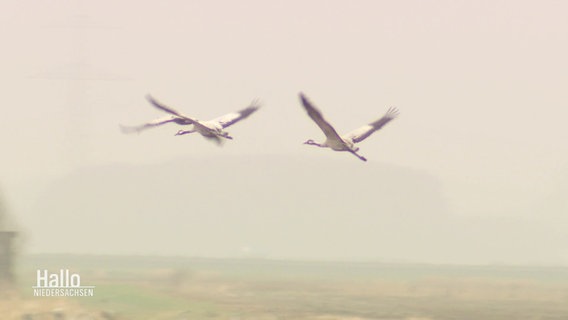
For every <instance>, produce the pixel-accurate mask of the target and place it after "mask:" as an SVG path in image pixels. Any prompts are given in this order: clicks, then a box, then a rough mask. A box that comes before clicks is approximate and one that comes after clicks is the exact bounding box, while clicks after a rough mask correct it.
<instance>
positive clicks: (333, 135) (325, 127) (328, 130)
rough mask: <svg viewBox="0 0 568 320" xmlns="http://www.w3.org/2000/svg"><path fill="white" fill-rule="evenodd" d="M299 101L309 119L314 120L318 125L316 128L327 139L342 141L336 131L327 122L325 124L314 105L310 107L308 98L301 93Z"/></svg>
mask: <svg viewBox="0 0 568 320" xmlns="http://www.w3.org/2000/svg"><path fill="white" fill-rule="evenodd" d="M300 100H301V101H302V105H303V106H304V108H305V109H306V111H307V112H308V115H309V116H310V118H312V120H314V122H315V123H316V124H317V125H318V127H320V129H321V130H322V131H323V133H324V134H325V136H326V137H327V138H328V139H331V140H337V141H342V139H341V137H340V136H339V135H338V134H337V131H335V129H334V128H333V127H332V126H331V124H329V122H327V121H326V120H325V119H324V118H323V115H322V114H321V112H320V111H319V110H318V109H317V108H316V107H315V106H314V105H312V104H311V102H310V101H309V100H308V98H306V96H305V95H304V94H303V93H301V92H300Z"/></svg>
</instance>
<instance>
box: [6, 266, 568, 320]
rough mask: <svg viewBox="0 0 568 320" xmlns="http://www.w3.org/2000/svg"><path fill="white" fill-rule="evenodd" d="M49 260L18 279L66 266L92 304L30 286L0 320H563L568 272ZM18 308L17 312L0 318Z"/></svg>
mask: <svg viewBox="0 0 568 320" xmlns="http://www.w3.org/2000/svg"><path fill="white" fill-rule="evenodd" d="M105 259H106V260H105ZM48 262H49V265H48V266H46V263H43V262H41V261H36V262H33V263H30V264H29V267H28V269H30V270H26V269H25V268H22V270H21V272H20V274H19V277H20V278H21V279H27V278H30V274H32V275H33V268H35V266H36V265H42V267H45V268H54V269H57V268H59V267H60V266H61V265H63V266H66V267H70V268H73V269H74V270H76V271H77V272H80V274H81V277H82V278H81V279H82V281H83V282H85V284H92V285H96V289H95V296H94V297H83V298H68V299H55V298H34V297H31V294H30V289H29V286H27V284H26V285H25V286H22V287H21V288H22V289H21V290H20V292H21V293H20V295H19V297H18V298H16V299H14V298H11V300H10V299H3V300H2V299H0V315H2V316H1V317H0V319H20V320H21V319H22V317H21V315H22V314H23V313H22V312H27V313H29V312H36V313H42V312H43V313H46V312H47V313H49V312H51V311H50V310H54V309H57V308H59V309H64V310H67V311H66V312H68V313H67V314H69V315H71V314H75V315H78V314H88V315H90V318H89V319H92V320H99V319H110V318H105V317H104V316H103V315H104V314H112V315H113V318H112V319H137V320H138V319H142V320H143V319H156V320H166V319H168V320H169V319H171V320H182V319H188V320H189V319H210V320H215V319H219V320H220V319H227V320H244V319H254V320H265V319H266V320H269V319H295V320H307V319H316V320H318V319H319V320H369V319H374V320H380V319H390V320H395V319H397V320H453V319H460V320H470V319H471V320H478V319H484V320H501V319H516V320H537V319H539V320H540V319H547V320H561V319H562V320H566V319H568V270H566V269H565V268H516V267H511V268H509V267H497V268H494V267H479V268H470V267H443V266H404V265H384V264H348V263H347V264H345V263H295V262H294V263H290V262H278V261H248V260H242V261H237V260H207V259H185V260H184V259H171V258H164V259H148V258H147V259H144V258H141V257H135V258H121V259H118V258H116V259H114V260H113V259H110V258H104V259H101V258H100V257H93V258H92V261H89V258H81V259H76V260H74V259H69V258H67V260H65V257H58V258H57V259H53V258H52V259H51V260H49V259H48ZM26 277H27V278H26ZM21 282H22V281H21ZM15 307H17V308H22V310H23V311H22V312H21V313H19V314H16V313H14V312H12V313H11V314H13V315H14V316H13V317H12V318H10V317H4V316H3V312H4V313H6V312H8V311H7V310H8V308H15ZM6 314H8V313H6ZM48 319H51V318H48ZM69 319H73V318H72V317H69Z"/></svg>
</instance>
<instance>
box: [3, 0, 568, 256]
mask: <svg viewBox="0 0 568 320" xmlns="http://www.w3.org/2000/svg"><path fill="white" fill-rule="evenodd" d="M567 11H568V3H566V2H562V1H552V0H550V1H538V2H537V1H481V2H479V1H476V2H472V1H428V2H423V1H415V0H409V1H370V0H369V1H355V2H348V1H323V0H322V1H316V0H314V1H260V0H244V1H238V2H233V1H170V2H167V3H140V2H134V1H120V2H114V1H112V2H111V1H98V2H92V1H60V2H56V3H51V2H42V1H27V2H21V1H3V2H2V4H0V37H1V38H2V39H3V48H4V49H3V52H2V59H0V70H2V72H0V84H1V85H2V87H3V88H4V89H5V90H4V92H3V103H2V111H3V112H2V117H0V145H1V146H2V156H1V157H0V179H1V180H0V191H1V192H2V194H1V195H2V199H4V201H5V204H4V207H5V208H6V211H7V212H10V213H11V220H13V221H14V222H15V223H17V224H18V226H19V227H21V228H22V230H23V231H24V232H25V246H24V248H25V249H26V250H27V252H32V253H52V252H56V253H57V252H63V253H120V254H176V255H202V256H215V257H218V256H221V257H225V256H247V255H252V256H263V257H278V258H291V259H306V258H311V259H364V260H365V259H379V260H380V259H384V260H396V261H399V260H403V261H418V262H444V263H446V262H447V263H492V262H498V263H539V264H541V263H544V264H568V249H566V245H565V244H566V243H567V241H566V240H567V239H566V234H567V233H566V228H565V227H564V226H566V225H568V215H567V214H566V213H568V200H566V199H567V198H566V194H568V144H567V143H566V141H568V130H567V129H566V126H565V119H567V118H568V108H567V107H568V91H566V85H567V84H568V60H567V59H566V57H567V56H568V43H567V42H566V39H567V38H568V20H566V18H565V13H566V12H567ZM299 91H303V92H305V93H306V94H307V95H308V96H309V97H310V99H311V100H312V101H313V103H314V104H315V105H316V106H318V107H319V108H320V109H321V110H322V112H323V113H324V115H325V116H326V118H327V119H328V120H329V121H330V122H332V123H333V124H334V125H335V127H336V128H337V129H338V130H339V131H340V132H348V131H350V130H352V129H354V128H357V127H359V126H361V125H363V124H365V123H367V122H369V121H371V120H374V119H376V118H378V117H380V116H381V115H382V114H384V112H385V111H386V110H387V109H388V107H390V106H396V107H397V108H398V109H400V111H401V116H400V118H398V119H396V120H394V121H393V122H391V123H389V124H388V125H387V126H386V127H385V128H383V129H381V131H379V132H377V133H375V135H373V136H372V137H371V138H369V139H368V140H366V141H365V142H363V143H361V145H360V147H361V150H360V153H361V155H364V156H365V157H366V158H367V159H369V162H368V163H362V162H361V161H359V160H357V159H356V158H354V157H353V156H352V155H349V154H343V153H335V152H331V151H329V150H320V149H318V148H313V147H309V146H305V145H302V142H303V141H305V140H306V139H308V138H313V139H315V140H320V139H322V138H323V134H322V133H321V131H320V130H319V129H318V128H317V126H316V125H315V124H314V123H313V122H312V121H311V120H310V119H309V118H308V117H307V115H306V113H305V112H304V110H302V108H301V106H300V104H299V101H298V97H297V94H298V92H299ZM147 93H151V94H152V95H153V96H155V97H156V98H157V99H159V100H160V101H162V102H164V103H165V104H168V105H171V106H172V107H175V108H176V109H178V110H180V111H183V112H184V113H187V114H190V115H192V116H195V117H197V118H199V119H209V118H214V117H217V116H219V115H222V114H225V113H227V112H230V111H234V110H237V109H239V108H243V107H245V106H247V105H248V104H249V103H250V101H252V100H253V99H255V98H259V99H260V100H261V102H262V104H263V108H262V109H261V110H260V111H258V112H257V113H256V114H253V115H252V116H251V117H250V118H249V119H247V120H245V121H243V122H242V123H238V124H236V125H235V126H234V127H231V128H229V129H230V130H229V132H231V134H232V136H234V137H235V140H233V141H229V142H228V143H226V144H225V146H224V147H223V148H218V147H217V146H215V145H214V144H211V143H209V142H207V141H205V140H204V139H202V138H201V137H199V136H195V135H188V136H181V137H174V136H173V135H174V133H175V132H176V131H177V130H178V128H177V127H176V126H174V125H169V126H166V127H162V128H157V129H153V130H151V131H147V132H144V133H142V134H140V135H123V134H121V133H120V131H119V129H118V125H119V124H127V125H128V124H139V123H142V122H145V121H148V120H150V119H153V118H155V117H159V116H161V115H162V113H160V112H159V111H158V110H156V109H154V108H152V107H151V106H150V105H149V104H148V103H147V102H146V100H145V99H144V96H145V95H146V94H147Z"/></svg>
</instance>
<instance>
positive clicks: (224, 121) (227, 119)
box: [212, 101, 260, 129]
mask: <svg viewBox="0 0 568 320" xmlns="http://www.w3.org/2000/svg"><path fill="white" fill-rule="evenodd" d="M259 108H260V105H258V104H257V102H256V101H253V102H252V103H251V105H250V106H248V107H246V108H244V109H242V110H239V111H237V112H231V113H228V114H226V115H224V116H220V117H218V118H216V119H213V120H212V121H216V122H218V123H219V124H220V125H221V126H222V127H223V129H224V128H226V127H228V126H230V125H233V124H235V123H237V122H239V121H241V120H243V119H245V118H247V117H248V116H250V115H251V114H252V113H254V112H255V111H256V110H258V109H259Z"/></svg>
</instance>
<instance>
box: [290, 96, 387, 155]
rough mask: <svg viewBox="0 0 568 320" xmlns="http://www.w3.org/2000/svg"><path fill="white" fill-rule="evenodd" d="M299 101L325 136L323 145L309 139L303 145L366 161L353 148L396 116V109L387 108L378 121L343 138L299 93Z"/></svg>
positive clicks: (355, 148) (356, 148)
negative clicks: (346, 153)
mask: <svg viewBox="0 0 568 320" xmlns="http://www.w3.org/2000/svg"><path fill="white" fill-rule="evenodd" d="M300 100H301V102H302V105H303V106H304V108H305V109H306V111H307V112H308V115H309V116H310V118H312V120H314V122H315V123H316V124H317V125H318V127H320V129H321V130H322V131H323V133H324V134H325V136H326V140H325V141H324V142H323V143H317V142H315V141H314V140H312V139H310V140H307V141H306V142H304V144H308V145H312V146H318V147H321V148H331V149H332V150H335V151H347V152H350V153H352V154H353V155H355V156H356V157H357V158H359V159H361V160H363V161H367V159H366V158H365V157H363V156H361V155H359V154H358V153H357V151H359V148H358V147H356V146H355V144H356V143H359V142H361V141H363V140H365V139H366V138H367V137H369V136H370V135H371V134H373V132H375V131H377V130H379V129H380V128H382V127H383V126H384V125H385V124H387V123H389V122H390V121H391V120H392V119H394V118H396V117H397V116H398V110H397V109H396V108H389V109H388V111H387V113H386V114H385V115H384V116H383V117H382V118H380V119H378V120H376V121H374V122H371V123H369V124H367V125H364V126H362V127H360V128H358V129H355V130H353V131H351V132H349V133H347V134H345V135H343V136H340V135H339V134H337V131H335V129H334V128H333V126H332V125H331V124H329V122H327V121H326V120H325V119H324V117H323V115H322V114H321V112H320V111H319V110H318V109H317V108H316V107H315V106H314V105H313V104H312V103H311V102H310V101H309V100H308V98H307V97H306V96H305V95H304V94H303V93H300Z"/></svg>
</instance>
